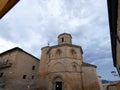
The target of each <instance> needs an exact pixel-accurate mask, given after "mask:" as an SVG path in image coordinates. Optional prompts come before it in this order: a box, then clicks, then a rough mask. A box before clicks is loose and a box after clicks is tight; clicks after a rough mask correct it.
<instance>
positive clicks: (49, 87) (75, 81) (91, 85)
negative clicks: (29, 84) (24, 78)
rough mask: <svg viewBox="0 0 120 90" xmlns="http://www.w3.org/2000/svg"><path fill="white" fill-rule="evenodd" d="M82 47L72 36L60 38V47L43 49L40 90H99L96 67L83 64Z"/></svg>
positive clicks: (61, 36) (62, 35) (39, 74)
mask: <svg viewBox="0 0 120 90" xmlns="http://www.w3.org/2000/svg"><path fill="white" fill-rule="evenodd" d="M82 55H83V50H82V48H81V46H77V45H73V44H72V36H71V35H70V34H68V33H63V34H60V35H59V36H58V45H55V46H46V47H43V48H42V54H41V60H40V67H39V73H38V85H37V88H38V89H39V90H99V84H98V78H97V75H96V66H95V65H91V64H88V63H85V62H83V56H82Z"/></svg>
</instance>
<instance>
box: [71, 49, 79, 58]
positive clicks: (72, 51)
mask: <svg viewBox="0 0 120 90" xmlns="http://www.w3.org/2000/svg"><path fill="white" fill-rule="evenodd" d="M70 53H71V56H72V57H73V58H76V57H77V53H76V51H75V50H74V49H71V51H70Z"/></svg>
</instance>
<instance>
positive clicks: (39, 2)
mask: <svg viewBox="0 0 120 90" xmlns="http://www.w3.org/2000/svg"><path fill="white" fill-rule="evenodd" d="M106 5H107V3H106V0H21V1H20V2H18V3H17V4H16V6H15V7H14V8H12V9H11V10H10V11H9V12H8V13H7V14H6V15H5V16H4V17H3V18H2V19H1V20H0V53H1V52H3V51H6V50H8V49H11V48H13V47H16V46H17V47H20V48H22V49H23V50H25V51H27V52H29V53H30V54H32V55H34V56H36V57H38V58H40V53H41V48H42V47H44V46H47V45H48V42H49V43H50V45H51V46H52V45H55V44H57V36H58V35H59V34H61V33H64V32H66V33H70V34H71V35H72V37H73V38H72V41H73V44H76V45H79V46H82V49H83V51H84V54H83V57H84V61H85V62H88V63H91V64H95V65H97V74H98V75H99V76H102V79H106V80H118V79H119V77H118V76H113V75H112V74H111V71H114V70H115V71H116V69H115V68H114V67H113V63H112V56H111V46H110V35H109V26H108V15H107V6H106Z"/></svg>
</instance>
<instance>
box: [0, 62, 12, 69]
mask: <svg viewBox="0 0 120 90" xmlns="http://www.w3.org/2000/svg"><path fill="white" fill-rule="evenodd" d="M11 66H12V63H0V69H3V68H8V67H11Z"/></svg>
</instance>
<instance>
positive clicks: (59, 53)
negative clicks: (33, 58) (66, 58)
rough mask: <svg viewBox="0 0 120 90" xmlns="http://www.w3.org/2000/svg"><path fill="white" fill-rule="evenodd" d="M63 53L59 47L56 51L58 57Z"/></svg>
mask: <svg viewBox="0 0 120 90" xmlns="http://www.w3.org/2000/svg"><path fill="white" fill-rule="evenodd" d="M61 53H62V52H61V50H60V49H57V50H56V53H55V56H56V58H59V57H60V56H61Z"/></svg>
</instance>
